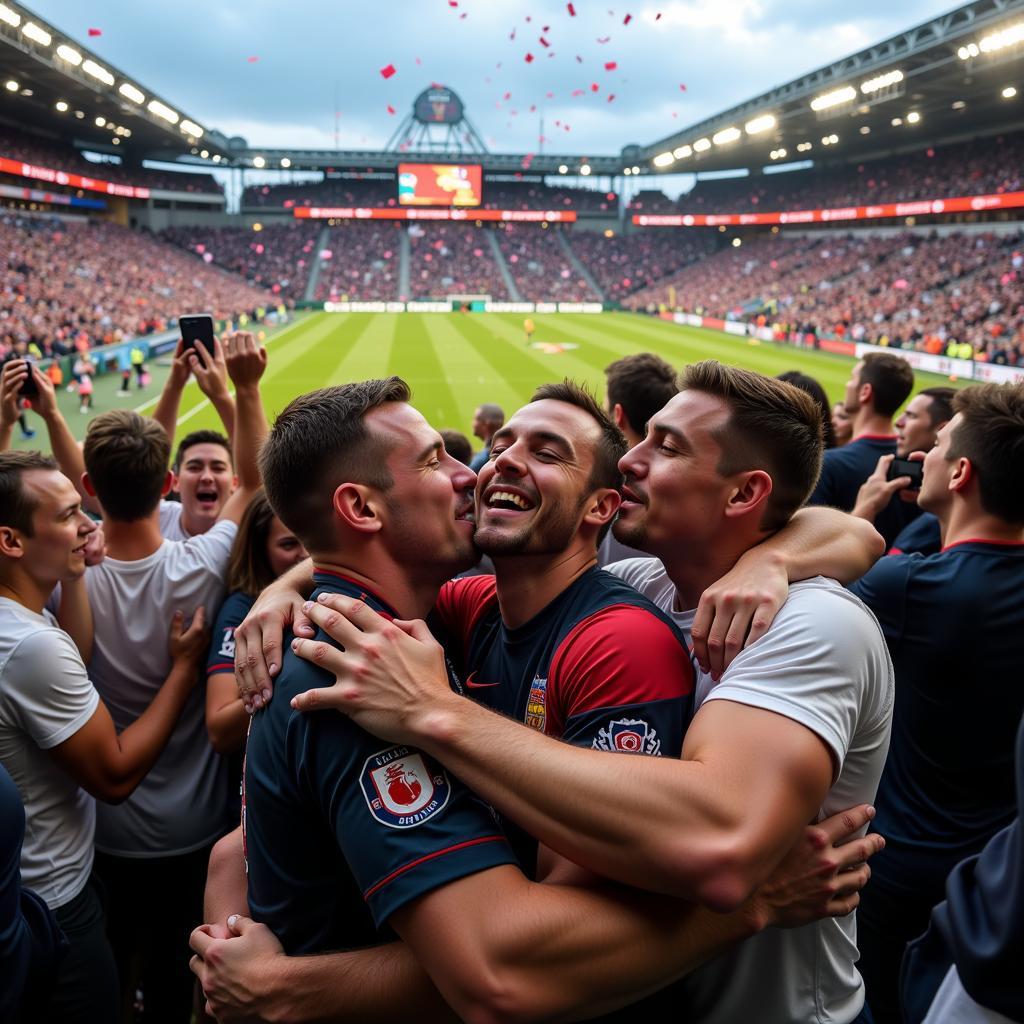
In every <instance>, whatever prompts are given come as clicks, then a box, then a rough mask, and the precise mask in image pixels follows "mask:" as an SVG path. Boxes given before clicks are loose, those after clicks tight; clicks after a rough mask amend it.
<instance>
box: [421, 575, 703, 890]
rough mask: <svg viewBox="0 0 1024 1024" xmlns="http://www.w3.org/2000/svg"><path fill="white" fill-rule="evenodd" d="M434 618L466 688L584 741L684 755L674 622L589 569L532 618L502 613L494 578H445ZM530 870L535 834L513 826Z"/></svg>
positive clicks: (685, 705)
mask: <svg viewBox="0 0 1024 1024" xmlns="http://www.w3.org/2000/svg"><path fill="white" fill-rule="evenodd" d="M435 616H436V618H437V620H438V622H439V626H440V630H441V631H442V632H443V633H444V634H445V636H446V637H447V638H448V642H447V643H446V650H448V651H449V654H450V656H451V657H452V659H453V660H454V661H455V662H456V664H457V665H458V667H459V669H460V671H461V673H462V676H463V685H464V687H465V693H466V696H468V697H470V698H471V699H473V700H475V701H477V702H479V703H481V704H486V705H487V706H488V707H491V708H494V710H495V711H500V712H501V713H502V714H504V715H507V716H509V717H511V718H514V719H516V720H517V721H520V722H523V723H525V724H526V725H528V726H530V727H532V728H534V729H539V730H540V731H541V732H545V733H547V734H548V735H551V736H555V737H557V738H559V739H563V740H566V741H567V742H569V743H572V744H574V745H576V746H583V747H594V748H596V749H599V750H610V751H620V752H626V753H636V754H663V755H665V756H666V757H679V755H680V753H681V751H682V745H683V733H684V732H685V729H686V726H687V724H688V723H689V719H690V717H691V714H692V693H693V668H692V665H691V663H690V660H689V654H688V652H687V648H686V643H685V641H684V639H683V637H682V634H681V633H679V632H678V630H677V629H676V627H675V625H674V624H673V623H672V621H671V620H670V619H669V618H668V617H667V616H666V615H665V614H664V613H663V612H661V611H660V610H659V609H658V608H657V607H656V606H655V605H654V604H652V603H651V602H650V601H649V600H648V599H647V598H646V597H644V596H643V595H642V594H640V593H638V592H637V591H636V590H635V589H634V588H633V587H631V586H629V585H628V584H626V583H624V582H623V581H622V580H620V579H619V578H618V577H616V576H612V575H611V574H610V573H607V572H605V571H604V570H603V569H597V568H595V569H591V570H589V571H588V572H586V573H584V574H583V575H582V576H581V577H580V578H579V579H578V580H576V582H575V583H573V584H572V585H571V586H570V587H568V588H567V589H566V590H564V591H563V592H562V593H561V594H559V595H558V597H556V598H555V599H554V600H553V601H552V602H551V603H550V604H549V605H548V606H547V607H546V608H544V610H543V611H541V612H539V613H538V614H537V615H535V616H534V617H533V619H531V620H530V621H529V622H527V623H525V624H524V625H522V626H520V627H518V628H517V629H509V628H507V627H506V626H505V624H504V623H503V622H502V619H501V610H500V609H499V607H498V597H497V585H496V581H495V578H494V577H493V576H476V577H471V578H469V579H459V580H453V581H451V582H450V583H447V584H445V586H444V587H443V588H442V589H441V593H440V595H439V597H438V602H437V606H436V609H435ZM508 832H509V834H510V835H512V836H513V838H514V840H515V846H516V849H517V851H518V852H519V855H520V859H521V861H522V863H523V867H524V869H525V870H526V871H527V872H528V873H529V872H530V871H532V870H533V867H534V861H535V858H536V848H537V844H536V841H535V840H533V839H532V838H530V837H528V836H526V835H525V834H524V833H522V832H520V831H519V830H518V829H515V828H513V827H512V826H508Z"/></svg>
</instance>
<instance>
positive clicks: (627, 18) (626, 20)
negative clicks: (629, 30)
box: [622, 14, 633, 25]
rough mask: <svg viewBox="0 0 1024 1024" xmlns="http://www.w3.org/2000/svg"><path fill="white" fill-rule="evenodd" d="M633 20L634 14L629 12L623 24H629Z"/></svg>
mask: <svg viewBox="0 0 1024 1024" xmlns="http://www.w3.org/2000/svg"><path fill="white" fill-rule="evenodd" d="M632 20H633V15H632V14H627V15H626V16H625V17H624V18H623V19H622V24H623V25H628V24H629V23H630V22H631V21H632Z"/></svg>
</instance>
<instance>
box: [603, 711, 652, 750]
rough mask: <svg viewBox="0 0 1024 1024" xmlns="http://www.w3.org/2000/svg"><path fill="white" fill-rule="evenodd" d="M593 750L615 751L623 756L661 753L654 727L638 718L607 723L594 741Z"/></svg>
mask: <svg viewBox="0 0 1024 1024" xmlns="http://www.w3.org/2000/svg"><path fill="white" fill-rule="evenodd" d="M593 747H594V749H595V750H617V751H620V752H622V753H625V754H655V755H658V754H660V753H661V740H660V739H658V733H657V732H656V731H655V729H654V727H653V726H651V725H649V724H648V723H647V722H643V721H641V720H640V719H639V718H619V719H617V720H616V721H614V722H609V723H608V724H607V725H606V726H605V727H604V728H603V729H601V731H600V732H599V733H598V734H597V736H596V737H595V739H594V743H593Z"/></svg>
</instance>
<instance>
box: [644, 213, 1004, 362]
mask: <svg viewBox="0 0 1024 1024" xmlns="http://www.w3.org/2000/svg"><path fill="white" fill-rule="evenodd" d="M1022 271H1024V242H1022V239H1021V237H1020V235H1016V234H1011V235H1003V234H992V233H983V234H979V233H962V234H950V235H937V234H936V235H931V236H926V235H921V234H911V233H909V232H908V233H902V234H896V235H885V236H872V235H864V234H858V235H839V234H831V233H829V234H819V235H815V236H811V237H787V236H785V235H765V236H762V237H759V238H756V239H751V240H748V241H747V243H746V244H744V245H743V246H741V247H739V248H729V249H725V250H722V251H721V252H719V253H717V254H716V255H714V256H712V257H710V258H708V259H706V260H704V261H702V262H700V263H698V264H696V265H694V266H693V267H689V268H684V269H683V270H681V271H679V272H678V273H676V274H673V275H671V276H670V277H668V278H666V279H665V280H663V281H660V282H658V283H657V284H656V285H654V286H653V287H649V288H646V289H643V290H641V291H638V292H636V293H635V294H633V295H630V296H629V298H628V304H629V305H630V306H631V307H633V308H637V309H639V308H644V307H646V306H648V305H650V304H655V305H657V304H670V302H671V300H672V299H673V297H674V304H675V306H676V307H677V308H679V309H682V310H686V311H688V312H697V313H701V314H703V315H708V316H712V317H718V318H722V319H724V318H729V319H747V320H755V319H756V318H758V317H761V318H762V319H763V317H764V315H765V311H766V310H767V311H768V313H769V314H770V319H771V320H772V321H773V322H776V323H784V324H788V325H791V329H792V330H793V331H794V333H797V332H799V333H802V334H808V333H813V334H816V335H820V336H829V337H833V336H838V337H849V338H850V339H851V340H853V341H866V342H872V343H875V344H881V345H891V346H893V347H897V348H914V349H919V350H921V351H926V352H930V353H933V354H945V353H946V352H947V348H948V346H950V345H951V344H955V345H961V344H965V345H969V346H970V351H971V353H972V355H973V357H974V358H979V359H986V360H991V361H994V362H1000V363H1009V364H1011V365H1017V364H1018V363H1020V362H1021V361H1022V360H1024V276H1022Z"/></svg>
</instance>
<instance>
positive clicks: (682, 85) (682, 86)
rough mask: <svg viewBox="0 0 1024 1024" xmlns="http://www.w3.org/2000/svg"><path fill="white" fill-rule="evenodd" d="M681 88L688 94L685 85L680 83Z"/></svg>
mask: <svg viewBox="0 0 1024 1024" xmlns="http://www.w3.org/2000/svg"><path fill="white" fill-rule="evenodd" d="M679 88H680V89H681V90H682V91H683V92H686V86H685V85H684V84H683V83H682V82H680V83H679Z"/></svg>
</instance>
